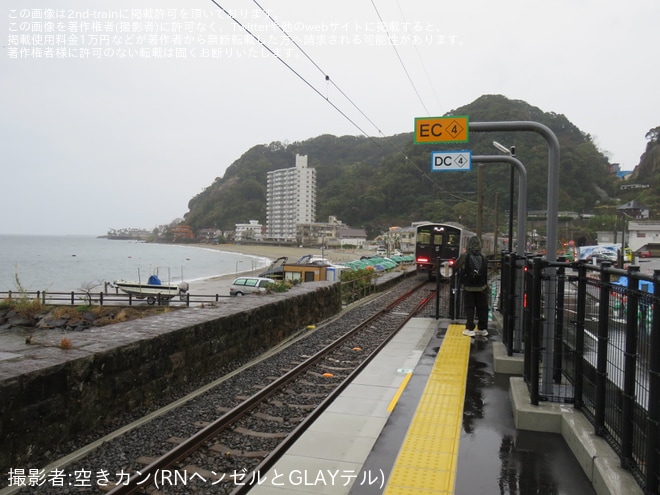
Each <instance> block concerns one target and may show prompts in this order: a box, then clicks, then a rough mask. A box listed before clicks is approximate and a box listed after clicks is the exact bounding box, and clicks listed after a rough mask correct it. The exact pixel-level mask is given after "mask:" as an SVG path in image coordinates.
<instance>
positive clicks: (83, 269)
mask: <svg viewBox="0 0 660 495" xmlns="http://www.w3.org/2000/svg"><path fill="white" fill-rule="evenodd" d="M269 263H270V260H269V259H267V258H261V257H255V256H247V255H242V254H238V253H230V252H227V251H220V250H218V249H213V248H210V247H206V248H205V247H204V245H194V246H193V245H173V244H155V243H145V242H136V241H120V240H110V239H105V238H97V237H92V236H39V235H34V236H28V235H0V292H6V291H17V290H25V291H29V292H34V291H44V290H46V291H50V292H68V291H77V290H81V289H92V288H95V287H97V286H98V287H99V288H100V289H102V288H103V284H104V283H105V282H114V281H115V280H122V279H123V280H131V281H133V280H140V281H142V282H146V281H147V280H148V278H149V276H150V275H152V274H157V275H158V277H159V278H160V279H161V281H162V282H163V283H178V282H180V281H181V280H184V281H186V282H191V281H195V280H204V279H208V278H213V277H217V276H223V275H230V274H234V273H236V272H243V271H247V270H256V269H259V268H263V267H266V266H268V264H269ZM100 289H99V290H100Z"/></svg>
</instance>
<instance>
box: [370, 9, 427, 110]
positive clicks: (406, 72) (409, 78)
mask: <svg viewBox="0 0 660 495" xmlns="http://www.w3.org/2000/svg"><path fill="white" fill-rule="evenodd" d="M371 5H373V7H374V10H375V11H376V15H377V16H378V19H379V20H380V23H381V25H382V26H383V29H385V34H387V39H388V40H389V42H390V45H391V46H392V48H393V49H394V53H396V57H397V58H398V59H399V63H400V64H401V67H402V68H403V72H405V74H406V77H407V78H408V81H409V82H410V85H411V86H412V88H413V91H414V92H415V94H416V95H417V99H418V100H419V102H420V103H421V104H422V107H424V111H425V112H426V115H430V114H429V111H428V109H427V108H426V105H425V104H424V100H422V96H421V95H420V94H419V91H418V90H417V87H416V86H415V83H414V82H413V80H412V77H410V73H409V72H408V69H407V68H406V64H404V63H403V59H402V58H401V54H399V50H397V48H396V44H395V43H394V41H393V40H392V37H391V36H390V32H389V30H388V29H387V28H386V25H385V22H384V21H383V18H382V16H381V15H380V12H379V11H378V7H376V4H375V3H374V0H371Z"/></svg>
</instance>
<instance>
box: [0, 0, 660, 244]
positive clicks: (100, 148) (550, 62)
mask: <svg viewBox="0 0 660 495" xmlns="http://www.w3.org/2000/svg"><path fill="white" fill-rule="evenodd" d="M216 1H217V5H216V3H214V2H213V1H210V0H208V1H204V0H186V1H185V2H183V1H179V2H177V1H173V0H130V1H128V0H95V1H94V2H88V1H82V0H78V1H73V0H69V1H67V0H48V1H44V0H34V1H31V2H28V3H26V2H24V1H22V0H20V1H19V0H7V1H5V5H7V8H6V9H5V14H4V22H3V26H2V29H1V31H2V40H3V43H2V53H1V57H0V150H2V176H1V177H2V181H1V184H2V185H1V190H2V196H1V197H2V203H3V206H2V208H3V214H2V215H1V216H0V233H5V234H7V233H8V234H24V233H41V234H58V233H63V234H91V235H101V234H105V233H106V231H107V230H108V229H111V228H116V229H118V228H124V227H140V228H146V229H152V228H154V227H155V226H156V225H159V224H166V223H169V222H171V221H172V220H173V219H175V218H179V217H183V215H184V214H185V213H186V212H187V211H188V201H189V200H190V199H191V198H192V197H193V196H195V195H196V194H197V193H199V192H200V191H202V190H203V189H204V188H206V187H207V186H209V185H210V184H211V183H213V181H214V180H215V178H216V177H221V176H222V175H223V174H224V171H225V169H226V168H227V167H228V166H229V165H231V163H232V162H233V161H234V160H236V159H237V158H239V157H240V156H241V155H242V154H243V153H244V152H245V151H247V150H248V149H249V148H250V147H252V146H254V145H257V144H266V143H269V142H272V141H290V142H292V141H301V140H305V139H308V138H312V137H315V136H318V135H320V134H326V133H329V134H335V135H345V134H351V135H360V134H363V133H364V134H367V135H369V136H379V135H386V136H389V135H392V134H396V133H401V132H412V131H413V125H414V118H415V117H424V116H440V115H444V114H446V113H447V112H450V111H451V110H452V109H455V108H458V107H460V106H463V105H466V104H468V103H471V102H472V101H474V100H475V99H477V98H478V97H480V96H481V95H484V94H502V95H504V96H506V97H508V98H511V99H518V100H524V101H526V102H527V103H529V104H531V105H534V106H536V107H539V108H540V109H541V110H543V111H545V112H555V113H559V114H564V115H566V117H567V118H568V119H569V120H570V121H572V122H573V123H574V124H575V125H577V126H578V127H579V128H580V129H581V130H582V131H583V132H585V133H588V134H590V135H591V136H592V137H593V138H594V141H595V142H596V144H597V145H598V147H599V148H600V149H601V151H604V152H606V153H607V155H608V156H609V158H610V161H612V162H617V163H620V164H621V166H622V168H623V169H626V170H632V169H633V168H634V167H635V165H637V164H638V163H639V157H640V155H641V154H642V153H643V151H644V149H645V146H646V139H645V137H644V136H645V134H646V133H647V132H648V130H649V129H652V128H654V127H657V126H659V125H660V98H658V80H659V77H658V76H659V74H658V72H659V71H660V66H659V65H658V63H657V60H658V53H657V50H658V41H659V38H660V36H659V35H658V29H657V22H658V19H660V2H658V1H657V0H631V1H630V2H627V3H626V4H625V5H624V3H622V2H620V1H616V2H615V1H611V0H555V1H553V2H548V1H535V0H503V1H500V2H493V1H492V0H473V1H470V2H464V1H463V2H460V1H452V2H448V1H441V0H406V1H404V0H373V1H372V0H369V1H367V0H334V1H332V2H320V1H313V0H304V1H303V0H277V1H269V0H259V1H258V2H250V1H246V0H243V1H238V0H231V1H220V0H216ZM28 4H29V5H28ZM218 5H219V6H221V7H222V8H224V9H225V10H227V12H229V13H230V14H232V15H233V16H234V18H235V21H236V22H240V23H241V24H243V25H244V26H245V27H247V28H249V29H250V30H251V32H252V33H253V34H254V35H256V36H259V37H260V39H261V40H262V42H263V43H264V44H263V45H260V44H259V43H257V42H256V41H255V40H254V39H253V38H251V37H250V36H249V35H248V34H246V32H245V31H244V30H243V29H242V28H241V27H239V26H238V25H237V24H236V23H235V22H234V21H232V20H231V19H230V18H229V17H228V16H227V14H226V13H224V12H223V11H222V10H221V9H220V8H219V7H218ZM261 7H262V8H263V9H264V10H266V11H267V12H268V14H270V16H272V18H273V19H275V20H276V21H277V23H278V24H279V26H281V27H282V28H283V29H285V30H286V31H287V32H288V33H289V35H290V36H291V37H292V38H294V39H295V40H296V41H297V44H298V46H299V47H300V48H301V49H302V50H303V51H304V53H303V52H302V51H301V50H299V49H298V48H297V47H296V45H295V44H294V43H293V42H291V41H290V39H288V38H287V36H285V35H284V34H283V33H282V32H281V31H280V30H279V28H278V27H277V26H275V25H274V24H273V23H272V22H271V20H270V19H269V18H268V17H267V15H266V14H265V13H264V12H263V11H262V10H261ZM113 17H115V18H113ZM381 21H382V23H381ZM382 26H384V27H385V29H383V27H382ZM392 45H394V46H395V47H396V50H395V49H394V48H393V47H392ZM272 53H276V54H277V55H278V57H279V58H278V57H276V56H274V55H273V54H272ZM310 59H311V60H310ZM326 75H327V76H329V78H330V81H329V82H328V81H327V80H326ZM344 95H346V96H347V97H348V98H349V99H350V100H347V98H346V97H345V96H344ZM494 152H496V151H495V150H494ZM310 159H313V157H310ZM291 165H292V166H293V165H294V164H293V163H292V164H291ZM247 220H249V219H248V218H247V217H246V218H245V221H247Z"/></svg>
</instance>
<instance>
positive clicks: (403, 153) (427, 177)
mask: <svg viewBox="0 0 660 495" xmlns="http://www.w3.org/2000/svg"><path fill="white" fill-rule="evenodd" d="M210 1H211V2H212V3H213V4H214V5H215V6H216V7H218V8H219V9H220V10H222V12H224V14H225V15H226V16H227V17H229V18H230V19H231V20H232V21H233V22H235V23H236V24H237V25H238V26H239V27H240V28H241V29H243V30H244V31H245V32H246V33H247V34H248V35H250V36H251V37H252V38H253V39H254V40H255V41H256V42H257V43H259V44H260V45H261V46H262V47H263V48H264V49H266V50H267V51H268V53H270V54H271V55H272V56H273V57H275V59H276V60H278V61H279V62H280V63H282V64H283V65H284V66H285V67H286V68H287V69H289V70H290V71H291V72H293V73H294V74H295V75H296V76H297V77H298V78H299V79H300V80H301V81H303V82H304V83H305V84H306V85H307V86H308V87H309V88H310V89H312V91H314V92H315V93H316V94H317V95H319V96H320V97H321V98H323V99H324V100H325V101H326V102H327V103H328V104H329V105H330V106H332V108H334V109H335V110H336V111H337V112H338V113H339V114H340V115H342V116H343V117H344V118H345V119H346V120H347V121H348V122H350V123H351V124H352V125H353V126H354V127H355V128H356V129H358V130H359V131H360V132H361V133H362V134H363V135H364V136H365V137H366V138H368V139H369V140H371V141H372V142H374V143H375V144H376V145H377V146H379V147H382V144H381V143H379V142H378V141H376V140H375V139H374V137H373V136H371V135H369V134H368V133H367V132H366V131H364V129H362V128H361V127H360V126H359V125H358V124H357V123H356V122H355V121H354V120H353V119H351V118H350V117H349V116H348V115H347V114H346V113H345V112H343V111H342V110H341V109H340V108H339V107H338V106H337V105H335V104H334V103H333V102H332V101H330V99H329V97H328V96H327V95H326V96H324V95H323V94H322V93H321V91H319V90H318V89H317V88H316V87H315V86H314V85H313V84H312V83H310V82H309V81H308V80H307V79H305V77H304V76H302V75H301V74H300V73H299V72H298V71H296V70H295V69H294V68H293V67H292V66H291V65H290V64H287V63H286V62H285V61H284V59H282V57H280V56H279V55H278V54H277V53H276V52H275V51H274V50H273V49H271V48H270V47H269V46H268V45H266V43H264V42H263V41H262V40H261V39H260V38H259V37H258V36H256V35H255V34H254V33H253V32H252V31H250V29H248V28H247V27H246V26H245V25H243V24H242V23H241V22H240V21H239V20H238V19H236V18H235V17H234V16H233V15H232V14H231V13H230V12H229V11H228V10H227V9H225V8H224V7H223V6H222V5H220V4H219V3H218V2H217V0H210ZM253 1H254V3H255V4H256V5H257V6H258V7H259V8H260V9H261V10H262V11H263V12H264V13H265V14H266V15H267V16H268V18H269V19H270V20H271V22H273V23H274V24H275V25H276V26H277V27H278V29H280V30H281V31H282V33H284V34H285V35H286V36H287V38H288V39H289V40H290V41H291V42H292V43H293V44H294V45H295V46H296V48H298V49H299V50H300V51H301V52H302V53H303V54H304V55H305V57H306V58H307V59H308V60H309V61H310V62H311V63H312V64H313V65H314V66H315V67H316V68H317V69H318V70H319V71H320V72H321V73H322V74H323V75H324V78H325V81H326V86H327V84H328V83H331V84H332V85H333V86H334V87H335V88H336V89H337V90H338V91H339V92H340V93H341V94H342V96H344V97H345V98H346V99H347V100H348V101H349V102H350V103H351V104H352V105H353V106H354V107H355V108H356V109H357V110H358V111H359V112H360V113H361V114H362V115H363V116H364V117H365V118H366V119H367V120H368V121H369V123H371V124H372V125H373V126H374V127H375V128H376V129H377V130H378V132H379V133H380V134H381V135H383V134H382V132H381V131H380V129H379V128H378V126H377V125H376V124H374V123H373V121H372V120H371V119H370V118H369V117H368V116H367V115H366V114H365V113H364V112H363V111H362V110H361V109H360V108H359V107H358V106H357V105H356V104H355V103H354V102H353V101H352V100H351V99H350V98H349V97H348V95H346V93H344V92H343V91H342V90H341V88H339V86H337V85H336V84H335V83H334V81H332V80H331V78H330V76H329V75H328V74H327V73H326V72H325V71H324V70H323V69H321V67H320V66H319V65H318V64H317V63H316V62H315V61H314V60H313V59H312V58H311V57H310V56H309V55H308V54H307V53H306V52H305V51H304V50H303V49H302V48H301V47H300V45H299V44H298V43H297V42H296V41H295V40H294V39H293V38H291V36H290V35H289V34H288V33H287V32H286V31H285V30H284V29H283V28H282V27H281V26H280V25H279V24H278V23H277V22H276V21H275V20H274V19H273V18H272V16H271V15H270V14H269V13H268V12H267V11H266V10H265V9H264V8H263V7H262V6H261V5H260V4H259V3H258V2H257V1H256V0H253ZM372 5H374V4H373V0H372ZM374 9H376V12H377V14H378V17H379V19H380V20H381V22H382V17H380V13H379V12H378V9H377V8H376V6H375V5H374ZM388 37H389V33H388ZM390 41H391V38H390ZM395 51H396V48H395ZM396 53H397V56H398V57H399V61H400V62H401V63H402V65H403V61H402V60H401V57H400V56H399V54H398V51H396ZM403 68H404V71H405V72H406V74H407V75H408V79H409V80H410V82H411V84H412V86H413V88H414V90H415V93H417V96H418V98H419V99H420V102H421V103H422V106H423V107H424V109H425V110H426V106H425V105H424V102H423V101H422V100H421V96H420V95H419V92H418V91H417V89H416V87H415V85H414V83H413V82H412V79H411V78H410V76H409V74H408V72H407V70H406V68H405V65H403ZM426 111H427V113H428V110H426ZM383 137H384V136H383ZM387 144H388V145H389V146H391V147H392V149H394V150H395V151H397V152H398V153H400V154H401V155H402V156H403V158H404V160H405V161H406V163H411V164H412V165H414V166H415V167H416V168H417V169H418V170H419V172H420V173H421V174H422V177H424V178H425V179H427V180H429V181H430V182H431V184H432V185H434V186H435V187H436V188H437V189H439V190H440V191H441V192H443V193H445V194H447V195H449V196H452V197H454V198H457V199H461V200H464V198H461V197H460V196H458V195H456V194H453V193H451V192H449V191H446V190H445V189H444V188H443V187H442V186H441V185H440V184H438V183H437V182H435V181H434V180H432V179H431V178H430V177H429V176H428V175H427V174H426V173H425V172H424V171H423V170H422V169H421V168H420V167H419V165H418V164H417V163H415V162H414V161H413V160H410V158H409V157H408V155H407V154H406V153H405V152H404V151H403V150H402V149H397V148H396V147H395V146H393V145H391V144H390V143H387Z"/></svg>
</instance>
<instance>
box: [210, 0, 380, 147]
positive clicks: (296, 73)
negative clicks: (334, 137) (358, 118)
mask: <svg viewBox="0 0 660 495" xmlns="http://www.w3.org/2000/svg"><path fill="white" fill-rule="evenodd" d="M211 2H212V3H213V4H215V6H216V7H218V8H219V9H220V10H222V11H223V12H224V13H225V15H227V16H228V17H229V18H230V19H231V20H232V21H233V22H235V23H236V24H237V25H238V26H239V27H241V28H242V29H243V30H244V31H245V32H246V33H248V34H249V35H250V36H251V37H252V38H253V39H254V40H255V41H256V42H257V43H259V44H260V45H261V46H262V47H263V48H265V49H266V50H267V51H268V53H270V54H271V55H272V56H273V57H275V59H276V60H278V61H279V62H281V63H282V64H284V66H285V67H286V68H287V69H289V70H290V71H291V72H293V73H294V74H295V75H296V76H297V77H298V78H299V79H300V80H301V81H302V82H304V83H305V84H306V85H307V86H309V87H310V88H311V89H312V91H314V92H315V93H316V94H318V95H319V96H320V97H321V98H323V99H324V100H325V101H327V102H328V104H329V105H330V106H332V107H333V108H334V109H335V110H337V112H339V113H340V114H341V115H342V116H343V117H344V118H345V119H346V120H348V121H349V122H350V123H351V124H353V126H355V128H356V129H358V130H359V131H360V132H361V133H362V134H364V135H365V136H367V137H368V136H369V135H368V134H367V133H366V132H365V131H364V130H363V129H362V128H361V127H360V126H359V125H358V124H357V123H356V122H355V121H354V120H353V119H351V118H350V117H349V116H348V115H346V114H345V113H344V112H343V111H342V110H341V109H340V108H339V107H338V106H337V105H335V104H334V103H332V102H331V101H330V100H329V99H328V98H326V97H324V96H323V93H321V92H320V91H319V90H318V89H316V88H315V87H314V85H313V84H312V83H310V82H309V81H307V79H305V78H304V77H303V76H302V75H301V74H300V73H299V72H298V71H296V70H295V69H294V68H293V67H291V66H290V65H289V64H287V63H286V62H285V61H284V59H283V58H282V57H280V56H279V55H278V54H277V53H275V51H274V50H273V49H272V48H270V47H269V46H268V45H266V43H264V42H263V41H261V39H260V38H259V37H258V36H256V35H255V34H254V33H253V32H252V31H250V30H249V29H248V28H247V27H246V26H244V25H243V24H242V23H241V22H240V21H239V20H238V19H236V18H235V17H234V16H233V15H231V13H230V12H229V11H227V10H226V9H225V8H224V7H223V6H222V5H220V4H219V3H218V2H217V1H216V0H211Z"/></svg>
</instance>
